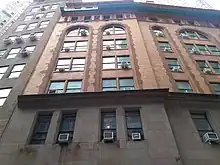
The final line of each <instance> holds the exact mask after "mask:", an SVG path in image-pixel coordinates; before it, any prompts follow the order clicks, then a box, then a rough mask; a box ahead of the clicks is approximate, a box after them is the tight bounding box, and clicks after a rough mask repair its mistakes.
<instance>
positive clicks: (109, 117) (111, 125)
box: [101, 111, 116, 139]
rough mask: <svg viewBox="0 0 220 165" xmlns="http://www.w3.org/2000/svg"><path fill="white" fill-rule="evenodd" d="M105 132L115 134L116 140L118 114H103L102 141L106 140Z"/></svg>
mask: <svg viewBox="0 0 220 165" xmlns="http://www.w3.org/2000/svg"><path fill="white" fill-rule="evenodd" d="M105 132H113V136H114V138H116V114H115V111H113V112H102V113H101V139H103V138H104V136H103V135H104V133H105Z"/></svg>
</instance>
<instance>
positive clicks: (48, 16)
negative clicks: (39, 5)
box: [46, 12, 54, 18]
mask: <svg viewBox="0 0 220 165" xmlns="http://www.w3.org/2000/svg"><path fill="white" fill-rule="evenodd" d="M53 15H54V12H50V13H47V14H46V18H50V17H53Z"/></svg>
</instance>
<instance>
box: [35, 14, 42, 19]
mask: <svg viewBox="0 0 220 165" xmlns="http://www.w3.org/2000/svg"><path fill="white" fill-rule="evenodd" d="M43 16H44V14H37V15H36V16H35V18H42V17H43Z"/></svg>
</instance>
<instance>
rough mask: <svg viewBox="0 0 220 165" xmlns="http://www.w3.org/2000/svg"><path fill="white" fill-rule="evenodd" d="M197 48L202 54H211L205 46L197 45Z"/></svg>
mask: <svg viewBox="0 0 220 165" xmlns="http://www.w3.org/2000/svg"><path fill="white" fill-rule="evenodd" d="M196 47H197V49H198V50H199V52H200V54H210V52H209V50H208V48H207V47H206V46H205V45H196Z"/></svg>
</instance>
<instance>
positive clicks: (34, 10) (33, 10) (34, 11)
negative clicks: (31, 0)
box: [31, 7, 40, 13]
mask: <svg viewBox="0 0 220 165" xmlns="http://www.w3.org/2000/svg"><path fill="white" fill-rule="evenodd" d="M39 9H40V8H39V7H35V8H33V9H32V10H31V12H32V13H36V12H37V11H38V10H39Z"/></svg>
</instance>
